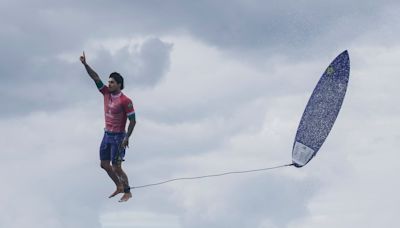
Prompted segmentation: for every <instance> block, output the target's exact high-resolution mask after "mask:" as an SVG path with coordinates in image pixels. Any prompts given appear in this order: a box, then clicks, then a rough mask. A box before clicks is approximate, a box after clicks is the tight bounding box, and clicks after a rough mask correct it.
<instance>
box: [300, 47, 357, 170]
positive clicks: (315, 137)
mask: <svg viewBox="0 0 400 228" xmlns="http://www.w3.org/2000/svg"><path fill="white" fill-rule="evenodd" d="M349 75H350V58H349V54H348V52H347V50H346V51H344V52H342V53H341V54H339V55H338V56H337V57H336V58H335V59H334V60H333V61H332V63H331V64H330V65H329V66H328V68H326V70H325V72H324V73H323V74H322V76H321V78H320V80H319V81H318V83H317V85H316V87H315V89H314V91H313V93H312V94H311V97H310V99H309V101H308V103H307V106H306V108H305V110H304V113H303V116H302V117H301V120H300V124H299V126H298V128H297V133H296V137H295V140H294V145H293V150H292V162H293V165H294V166H296V167H298V168H300V167H303V166H304V165H306V164H307V163H308V162H309V161H310V160H311V159H312V158H313V157H314V156H315V155H316V154H317V152H318V151H319V149H320V148H321V146H322V144H323V143H324V142H325V140H326V138H327V137H328V135H329V132H330V131H331V129H332V126H333V124H334V123H335V121H336V118H337V116H338V114H339V111H340V108H341V106H342V103H343V100H344V97H345V95H346V90H347V84H348V82H349Z"/></svg>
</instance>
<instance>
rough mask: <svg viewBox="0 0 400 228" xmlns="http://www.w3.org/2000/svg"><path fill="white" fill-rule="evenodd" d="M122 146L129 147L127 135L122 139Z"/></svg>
mask: <svg viewBox="0 0 400 228" xmlns="http://www.w3.org/2000/svg"><path fill="white" fill-rule="evenodd" d="M121 147H122V148H123V149H126V148H127V147H129V138H128V137H125V138H124V140H122V143H121Z"/></svg>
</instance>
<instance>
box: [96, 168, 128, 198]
mask: <svg viewBox="0 0 400 228" xmlns="http://www.w3.org/2000/svg"><path fill="white" fill-rule="evenodd" d="M100 166H101V168H103V169H104V170H105V171H106V172H107V174H108V176H109V177H110V178H111V180H112V181H113V182H114V183H115V186H116V188H117V189H116V190H115V191H114V192H113V193H112V194H111V195H110V196H109V197H108V198H112V197H114V196H116V195H118V194H119V193H123V192H124V185H123V184H122V182H121V181H120V179H119V178H118V176H117V174H116V173H115V172H114V170H113V167H112V166H111V165H110V161H109V160H103V161H101V164H100Z"/></svg>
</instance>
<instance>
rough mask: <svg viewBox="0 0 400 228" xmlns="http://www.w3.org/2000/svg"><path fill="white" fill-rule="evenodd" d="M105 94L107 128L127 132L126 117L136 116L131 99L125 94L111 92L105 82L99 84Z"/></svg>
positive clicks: (110, 130) (111, 130)
mask: <svg viewBox="0 0 400 228" xmlns="http://www.w3.org/2000/svg"><path fill="white" fill-rule="evenodd" d="M97 87H98V89H99V90H100V92H101V93H102V94H103V96H104V116H105V125H106V126H105V130H106V131H108V132H125V125H126V119H127V118H129V119H130V120H132V119H134V118H135V109H134V108H133V104H132V101H131V99H129V98H128V97H127V96H125V94H123V93H122V92H120V93H119V94H111V93H110V91H109V90H108V87H107V86H105V85H104V84H103V83H99V84H97Z"/></svg>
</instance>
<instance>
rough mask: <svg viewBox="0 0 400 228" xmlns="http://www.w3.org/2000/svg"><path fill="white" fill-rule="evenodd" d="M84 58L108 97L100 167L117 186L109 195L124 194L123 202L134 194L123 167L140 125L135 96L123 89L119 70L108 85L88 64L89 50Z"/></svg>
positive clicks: (100, 87) (122, 80) (91, 74)
mask: <svg viewBox="0 0 400 228" xmlns="http://www.w3.org/2000/svg"><path fill="white" fill-rule="evenodd" d="M80 60H81V62H82V64H83V65H84V66H85V68H86V71H87V73H88V74H89V76H90V77H91V78H92V79H93V81H94V82H95V83H96V86H97V88H98V89H99V91H100V92H101V93H102V94H103V96H104V113H105V128H104V137H103V140H102V142H101V145H100V166H101V168H103V169H104V170H105V171H106V172H107V174H108V176H110V178H111V179H112V180H113V182H114V183H115V185H116V188H117V189H116V190H115V192H114V193H112V194H111V195H110V196H109V198H111V197H114V196H116V195H118V194H119V193H124V194H123V196H122V198H121V199H120V200H119V202H126V201H128V200H129V199H130V198H131V197H132V193H131V192H130V186H129V181H128V176H127V175H126V174H125V172H124V171H123V170H122V162H123V161H124V156H125V149H126V147H129V137H130V136H131V134H132V131H133V128H134V127H135V124H136V119H135V110H134V108H133V104H132V101H131V99H129V98H128V97H127V96H125V94H123V93H122V92H121V90H123V89H124V78H123V77H122V76H121V75H120V74H119V73H117V72H114V73H111V74H110V76H109V80H108V86H106V85H104V84H103V82H102V81H101V79H100V77H99V75H97V73H96V72H95V71H94V70H93V69H92V68H91V67H90V66H89V65H88V64H87V63H86V57H85V52H83V55H82V56H81V57H80ZM127 119H129V125H128V130H127V131H125V125H126V121H127Z"/></svg>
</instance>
